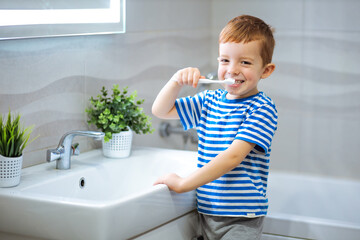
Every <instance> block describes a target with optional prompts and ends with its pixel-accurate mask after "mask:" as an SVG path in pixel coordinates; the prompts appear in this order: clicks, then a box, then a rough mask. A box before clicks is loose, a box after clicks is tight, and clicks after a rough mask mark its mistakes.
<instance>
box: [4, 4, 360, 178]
mask: <svg viewBox="0 0 360 240" xmlns="http://www.w3.org/2000/svg"><path fill="white" fill-rule="evenodd" d="M359 5H360V2H358V1H351V0H345V1H339V0H337V1H336V0H330V1H325V0H324V1H322V0H315V1H310V0H302V1H301V0H275V1H266V0H186V1H184V0H183V1H173V0H128V1H127V33H126V34H121V35H104V36H82V37H66V38H61V37H60V38H45V39H30V40H13V41H0V112H1V113H6V112H7V111H8V109H9V107H10V108H11V109H12V110H14V111H17V112H20V113H21V114H22V115H23V119H24V121H25V123H26V124H35V125H36V127H35V131H34V135H40V138H39V139H38V140H36V142H34V143H33V144H32V145H30V146H29V147H28V149H27V151H26V153H25V158H24V161H25V163H24V166H29V165H33V164H37V163H41V162H44V161H45V151H46V149H47V148H50V147H55V146H56V145H57V143H58V141H59V139H60V137H61V135H62V134H63V133H65V132H66V131H69V130H73V129H87V128H88V126H87V124H86V115H85V113H84V109H85V107H86V105H87V102H88V98H89V97H90V96H92V95H97V94H98V91H99V89H100V88H101V86H103V85H105V86H107V87H110V86H111V85H112V84H114V83H117V84H119V85H120V86H129V88H130V90H135V89H136V90H137V91H138V95H139V96H140V97H142V98H145V104H144V109H145V111H146V112H147V113H148V114H150V108H151V104H152V101H153V100H154V98H155V96H156V94H157V92H158V91H159V90H160V88H161V87H162V85H163V84H164V83H165V81H167V80H168V79H169V78H170V77H171V75H172V74H173V73H174V72H175V71H176V70H177V69H179V68H182V67H187V66H196V67H199V68H200V69H201V70H202V72H203V73H207V72H209V71H212V70H214V69H216V57H217V35H218V33H219V31H220V29H221V28H222V27H223V26H224V25H225V24H226V22H227V21H228V20H230V19H231V18H232V17H235V16H237V15H240V14H252V15H256V16H258V17H260V18H262V19H264V20H265V21H266V22H268V23H269V24H271V25H272V26H274V27H275V28H276V33H275V38H276V41H277V46H276V49H275V56H274V59H273V60H274V62H275V64H276V66H277V69H276V70H275V72H274V74H273V75H272V76H271V77H270V78H268V79H265V80H263V81H262V83H261V84H260V89H261V90H263V91H265V92H266V93H267V94H268V95H270V96H271V97H272V98H273V99H274V100H275V102H276V104H277V107H278V111H279V114H280V120H279V129H278V132H277V133H276V136H275V139H274V143H273V153H272V165H271V168H272V170H285V171H293V172H304V173H309V174H321V175H329V176H335V177H347V178H354V179H360V176H359V174H357V172H358V171H359V170H360V163H359V161H358V159H359V157H358V156H357V154H356V150H357V149H358V148H359V147H360V140H359V137H358V136H359V135H360V124H359V122H360V81H359V80H358V78H359V76H360V68H358V67H357V62H358V61H359V59H360V31H359V30H360V27H359V24H358V23H359V22H360V17H359V15H358V14H357V9H359V7H360V6H359ZM188 93H189V94H192V90H191V89H187V91H184V92H183V93H182V94H188ZM159 124H160V120H158V119H156V118H155V117H153V125H154V127H155V128H156V129H158V127H159ZM75 140H77V141H79V142H80V144H81V147H82V151H86V150H89V149H91V148H93V147H95V146H96V144H95V143H94V142H93V141H92V140H87V139H86V138H81V137H79V138H75ZM135 144H136V145H145V146H157V147H169V148H178V149H181V148H183V142H182V139H181V138H180V137H178V136H172V137H170V138H168V139H162V138H160V137H159V134H158V131H156V132H155V133H154V134H152V135H138V136H135ZM193 148H196V147H193Z"/></svg>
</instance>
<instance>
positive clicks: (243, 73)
mask: <svg viewBox="0 0 360 240" xmlns="http://www.w3.org/2000/svg"><path fill="white" fill-rule="evenodd" d="M218 60H219V68H218V77H219V79H221V80H224V79H226V78H234V79H235V80H240V81H241V83H236V84H233V85H227V84H224V87H225V90H226V91H228V94H227V96H226V97H227V98H228V99H236V98H245V97H249V96H252V95H255V94H257V93H258V92H259V91H258V89H257V84H258V82H259V81H260V79H261V78H265V77H268V76H269V75H270V74H271V73H272V71H273V70H274V68H275V65H273V64H268V65H266V66H263V62H262V58H261V56H260V42H259V41H252V42H249V43H234V42H227V43H220V45H219V58H218ZM269 65H273V66H270V67H271V68H272V70H271V72H270V74H268V72H269V71H268V69H267V68H268V67H269ZM237 82H238V81H237Z"/></svg>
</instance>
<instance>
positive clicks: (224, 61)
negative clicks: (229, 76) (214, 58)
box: [219, 58, 229, 63]
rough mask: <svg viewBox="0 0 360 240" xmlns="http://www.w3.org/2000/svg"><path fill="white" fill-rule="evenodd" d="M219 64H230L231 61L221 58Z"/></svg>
mask: <svg viewBox="0 0 360 240" xmlns="http://www.w3.org/2000/svg"><path fill="white" fill-rule="evenodd" d="M219 62H221V63H228V62H229V60H227V59H226V58H219Z"/></svg>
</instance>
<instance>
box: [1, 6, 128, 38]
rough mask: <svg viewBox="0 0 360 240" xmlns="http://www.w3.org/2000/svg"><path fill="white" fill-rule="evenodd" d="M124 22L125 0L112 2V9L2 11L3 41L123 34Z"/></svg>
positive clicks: (110, 7)
mask: <svg viewBox="0 0 360 240" xmlns="http://www.w3.org/2000/svg"><path fill="white" fill-rule="evenodd" d="M9 1H11V0H9ZM48 1H56V0H48ZM60 1H61V0H60ZM24 16H25V17H24ZM77 16H80V17H77ZM34 18H36V19H37V22H35V21H34ZM125 21H126V0H109V8H84V9H79V8H76V9H71V8H68V9H1V8H0V40H9V39H26V38H42V37H59V36H79V35H96V34H116V33H124V32H125V30H126V29H125V26H126V25H125Z"/></svg>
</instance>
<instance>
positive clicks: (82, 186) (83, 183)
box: [79, 177, 85, 189]
mask: <svg viewBox="0 0 360 240" xmlns="http://www.w3.org/2000/svg"><path fill="white" fill-rule="evenodd" d="M79 187H80V188H81V189H82V188H84V187H85V178H84V177H82V178H80V180H79Z"/></svg>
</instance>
